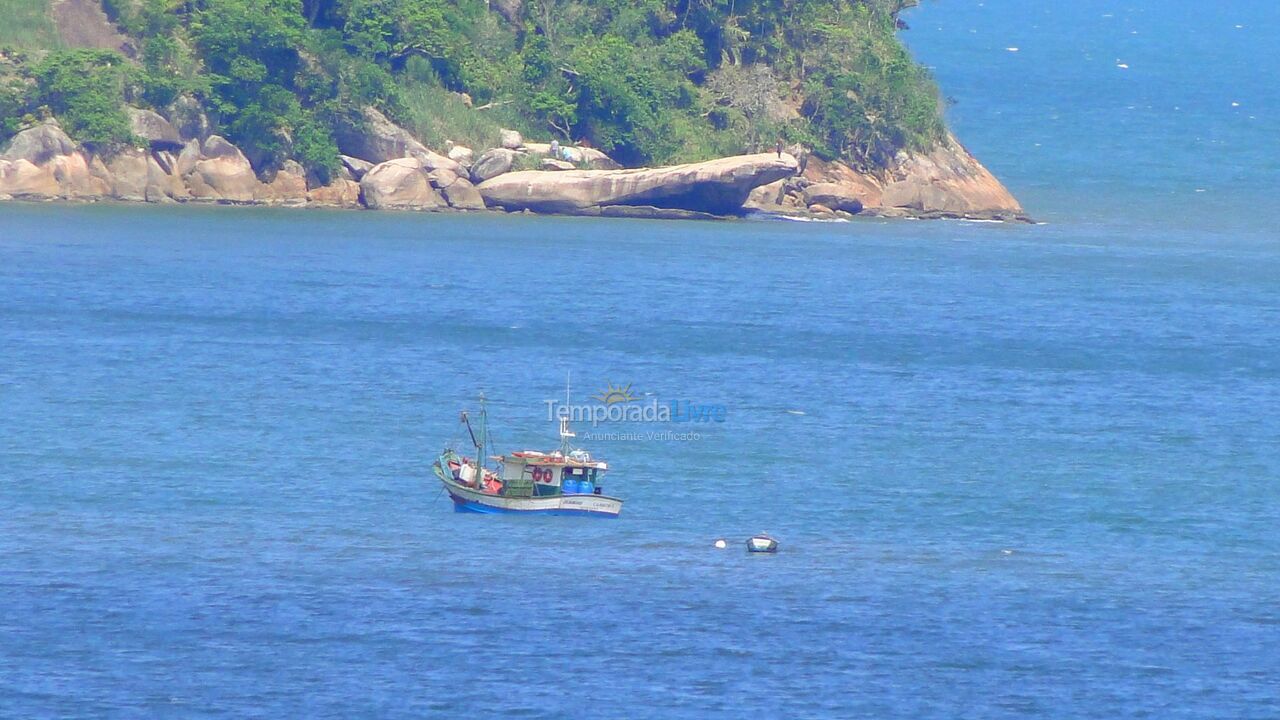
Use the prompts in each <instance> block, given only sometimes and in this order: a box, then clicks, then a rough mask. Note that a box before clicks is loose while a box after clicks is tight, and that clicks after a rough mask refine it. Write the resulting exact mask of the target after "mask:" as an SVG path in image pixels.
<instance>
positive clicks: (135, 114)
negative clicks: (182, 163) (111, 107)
mask: <svg viewBox="0 0 1280 720" xmlns="http://www.w3.org/2000/svg"><path fill="white" fill-rule="evenodd" d="M125 112H127V113H128V114H129V129H130V130H131V131H132V132H133V134H134V135H137V136H138V137H140V138H142V139H143V140H146V141H147V144H148V145H150V146H151V149H153V150H180V149H181V148H182V138H181V137H179V136H178V131H177V129H176V128H174V127H173V125H172V124H170V123H169V121H168V120H165V119H164V118H163V117H161V115H160V113H158V112H156V111H154V110H142V109H140V108H135V107H126V108H125Z"/></svg>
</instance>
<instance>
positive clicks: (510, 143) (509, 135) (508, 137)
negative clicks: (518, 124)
mask: <svg viewBox="0 0 1280 720" xmlns="http://www.w3.org/2000/svg"><path fill="white" fill-rule="evenodd" d="M498 137H499V139H500V140H501V141H502V147H504V148H506V149H508V150H517V149H519V147H520V146H521V145H524V138H522V137H520V133H519V132H517V131H515V130H506V129H503V130H499V131H498Z"/></svg>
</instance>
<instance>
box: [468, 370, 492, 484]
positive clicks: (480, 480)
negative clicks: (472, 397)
mask: <svg viewBox="0 0 1280 720" xmlns="http://www.w3.org/2000/svg"><path fill="white" fill-rule="evenodd" d="M488 435H489V413H488V411H487V410H485V409H484V393H480V437H479V438H474V437H473V438H472V441H473V442H474V443H475V446H476V463H475V470H476V477H475V483H476V487H477V488H479V487H482V486H483V485H484V463H483V458H484V445H485V443H486V442H488Z"/></svg>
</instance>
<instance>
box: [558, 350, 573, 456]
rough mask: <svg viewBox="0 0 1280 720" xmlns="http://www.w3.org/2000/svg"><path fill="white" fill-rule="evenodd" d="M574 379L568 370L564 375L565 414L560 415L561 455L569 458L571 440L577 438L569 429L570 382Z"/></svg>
mask: <svg viewBox="0 0 1280 720" xmlns="http://www.w3.org/2000/svg"><path fill="white" fill-rule="evenodd" d="M572 377H573V371H572V370H566V371H565V374H564V412H562V413H561V414H560V454H561V455H563V456H565V457H569V452H570V450H571V449H572V448H571V447H570V446H569V439H570V438H574V437H577V433H575V432H574V431H573V430H571V429H569V415H570V413H571V411H570V410H569V407H570V406H569V380H570V378H572Z"/></svg>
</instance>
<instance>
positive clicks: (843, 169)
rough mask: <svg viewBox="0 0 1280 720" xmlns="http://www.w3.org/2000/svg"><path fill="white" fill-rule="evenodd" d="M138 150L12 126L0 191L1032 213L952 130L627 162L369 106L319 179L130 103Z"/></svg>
mask: <svg viewBox="0 0 1280 720" xmlns="http://www.w3.org/2000/svg"><path fill="white" fill-rule="evenodd" d="M129 114H130V120H131V125H132V130H133V134H134V135H135V136H136V137H137V138H139V140H140V141H141V144H140V146H139V147H133V148H125V149H123V150H120V151H117V152H113V153H110V154H104V153H96V152H93V151H92V150H91V149H88V148H85V147H82V146H80V145H78V144H77V143H76V142H75V141H73V140H72V139H71V138H70V137H68V136H67V134H66V133H65V132H63V130H62V129H61V127H60V126H59V125H58V123H57V122H56V121H55V120H52V119H50V120H46V121H44V122H43V123H41V124H39V125H36V126H34V127H30V128H27V129H25V130H23V131H21V132H19V133H17V134H16V135H15V136H14V137H13V138H12V140H11V141H10V142H9V143H8V146H7V147H6V148H5V150H4V152H3V153H0V200H28V201H55V200H60V201H79V202H97V201H122V202H149V203H201V204H230V205H264V206H276V207H323V208H352V209H373V210H412V211H449V210H453V211H462V212H473V211H483V210H501V211H507V212H533V213H546V214H570V215H594V216H604V217H650V218H670V219H717V218H724V217H735V216H741V215H743V214H747V213H767V214H772V215H778V216H790V217H803V218H807V219H836V218H851V217H854V216H855V215H859V214H861V215H868V216H876V217H916V218H962V219H982V220H1004V221H1029V218H1027V217H1026V215H1025V214H1024V213H1023V212H1022V209H1021V207H1020V206H1019V205H1018V203H1017V201H1016V200H1015V199H1014V198H1013V196H1012V195H1010V194H1009V192H1008V191H1007V190H1006V189H1005V188H1004V186H1003V185H1001V184H1000V183H999V181H998V180H996V179H995V177H994V176H992V175H991V173H989V172H987V170H986V169H985V168H983V167H982V166H981V164H979V163H978V162H977V160H976V159H974V158H973V156H972V155H970V154H969V153H968V152H967V151H965V150H964V148H963V147H962V146H960V144H959V143H958V142H956V141H955V139H954V138H953V137H950V136H948V137H947V139H946V141H945V142H944V143H943V144H942V145H940V146H939V147H938V148H936V149H935V150H933V151H931V152H930V153H927V154H911V153H906V152H903V153H900V154H899V158H898V159H897V160H896V161H895V163H894V167H892V168H889V169H885V170H882V171H878V172H875V173H858V172H855V171H854V170H852V169H851V168H849V167H848V166H847V165H843V164H840V163H828V162H823V161H821V160H819V159H818V158H815V157H805V154H804V152H803V151H802V150H801V149H800V148H789V152H782V153H760V154H755V155H742V156H735V157H727V158H719V159H716V160H711V161H707V162H701V163H690V164H685V165H676V166H670V167H659V168H637V169H624V168H622V167H621V166H619V165H618V164H617V163H616V162H614V161H613V160H611V159H610V158H609V157H608V156H606V155H605V154H604V153H601V152H600V151H598V150H594V149H592V148H582V147H563V148H555V147H553V146H552V145H551V144H549V143H527V142H525V140H524V139H523V138H522V137H520V135H519V134H518V133H515V132H511V131H504V132H503V133H502V137H501V138H500V140H501V145H500V146H499V147H494V148H491V149H488V150H486V151H484V152H483V153H481V154H479V155H478V156H476V155H475V153H474V152H473V151H472V150H471V149H470V148H465V147H461V146H450V147H448V148H446V149H445V152H444V153H438V152H435V151H433V150H431V149H430V148H427V147H426V146H425V145H423V144H422V143H421V142H419V141H418V140H417V139H416V138H414V137H413V136H412V135H411V134H410V133H408V132H407V131H406V130H404V129H403V128H401V127H399V126H397V125H395V124H394V123H392V122H390V121H389V120H388V119H387V118H386V117H384V116H383V115H382V114H381V113H380V112H378V111H377V110H375V109H373V108H366V109H365V111H364V124H363V128H362V130H361V131H360V132H352V133H349V134H348V135H346V136H345V137H339V138H338V142H339V149H340V150H341V151H342V152H343V153H345V154H344V155H343V156H342V158H341V159H342V167H341V169H340V171H339V172H338V173H336V174H334V175H333V176H332V177H329V178H325V179H324V180H323V181H322V180H321V179H319V178H316V177H314V176H311V175H309V174H308V173H306V172H305V171H304V170H303V168H302V167H301V166H300V165H298V164H297V163H294V162H285V163H284V164H283V165H282V166H281V167H278V168H272V169H270V170H268V171H265V172H258V171H255V169H254V166H253V165H252V164H251V162H250V161H249V159H248V158H246V156H245V154H244V153H243V152H241V150H240V149H239V148H237V147H236V146H235V145H233V144H231V143H230V142H228V141H227V140H226V139H225V138H223V137H221V136H219V135H216V134H212V133H210V132H209V125H208V122H207V121H206V120H205V119H204V118H203V117H202V116H201V115H200V114H199V113H195V114H191V113H188V114H186V115H184V116H183V117H181V118H174V119H175V120H179V122H171V120H170V119H169V118H165V117H163V116H161V115H160V114H158V113H156V112H154V111H151V110H142V109H137V108H130V109H129Z"/></svg>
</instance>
